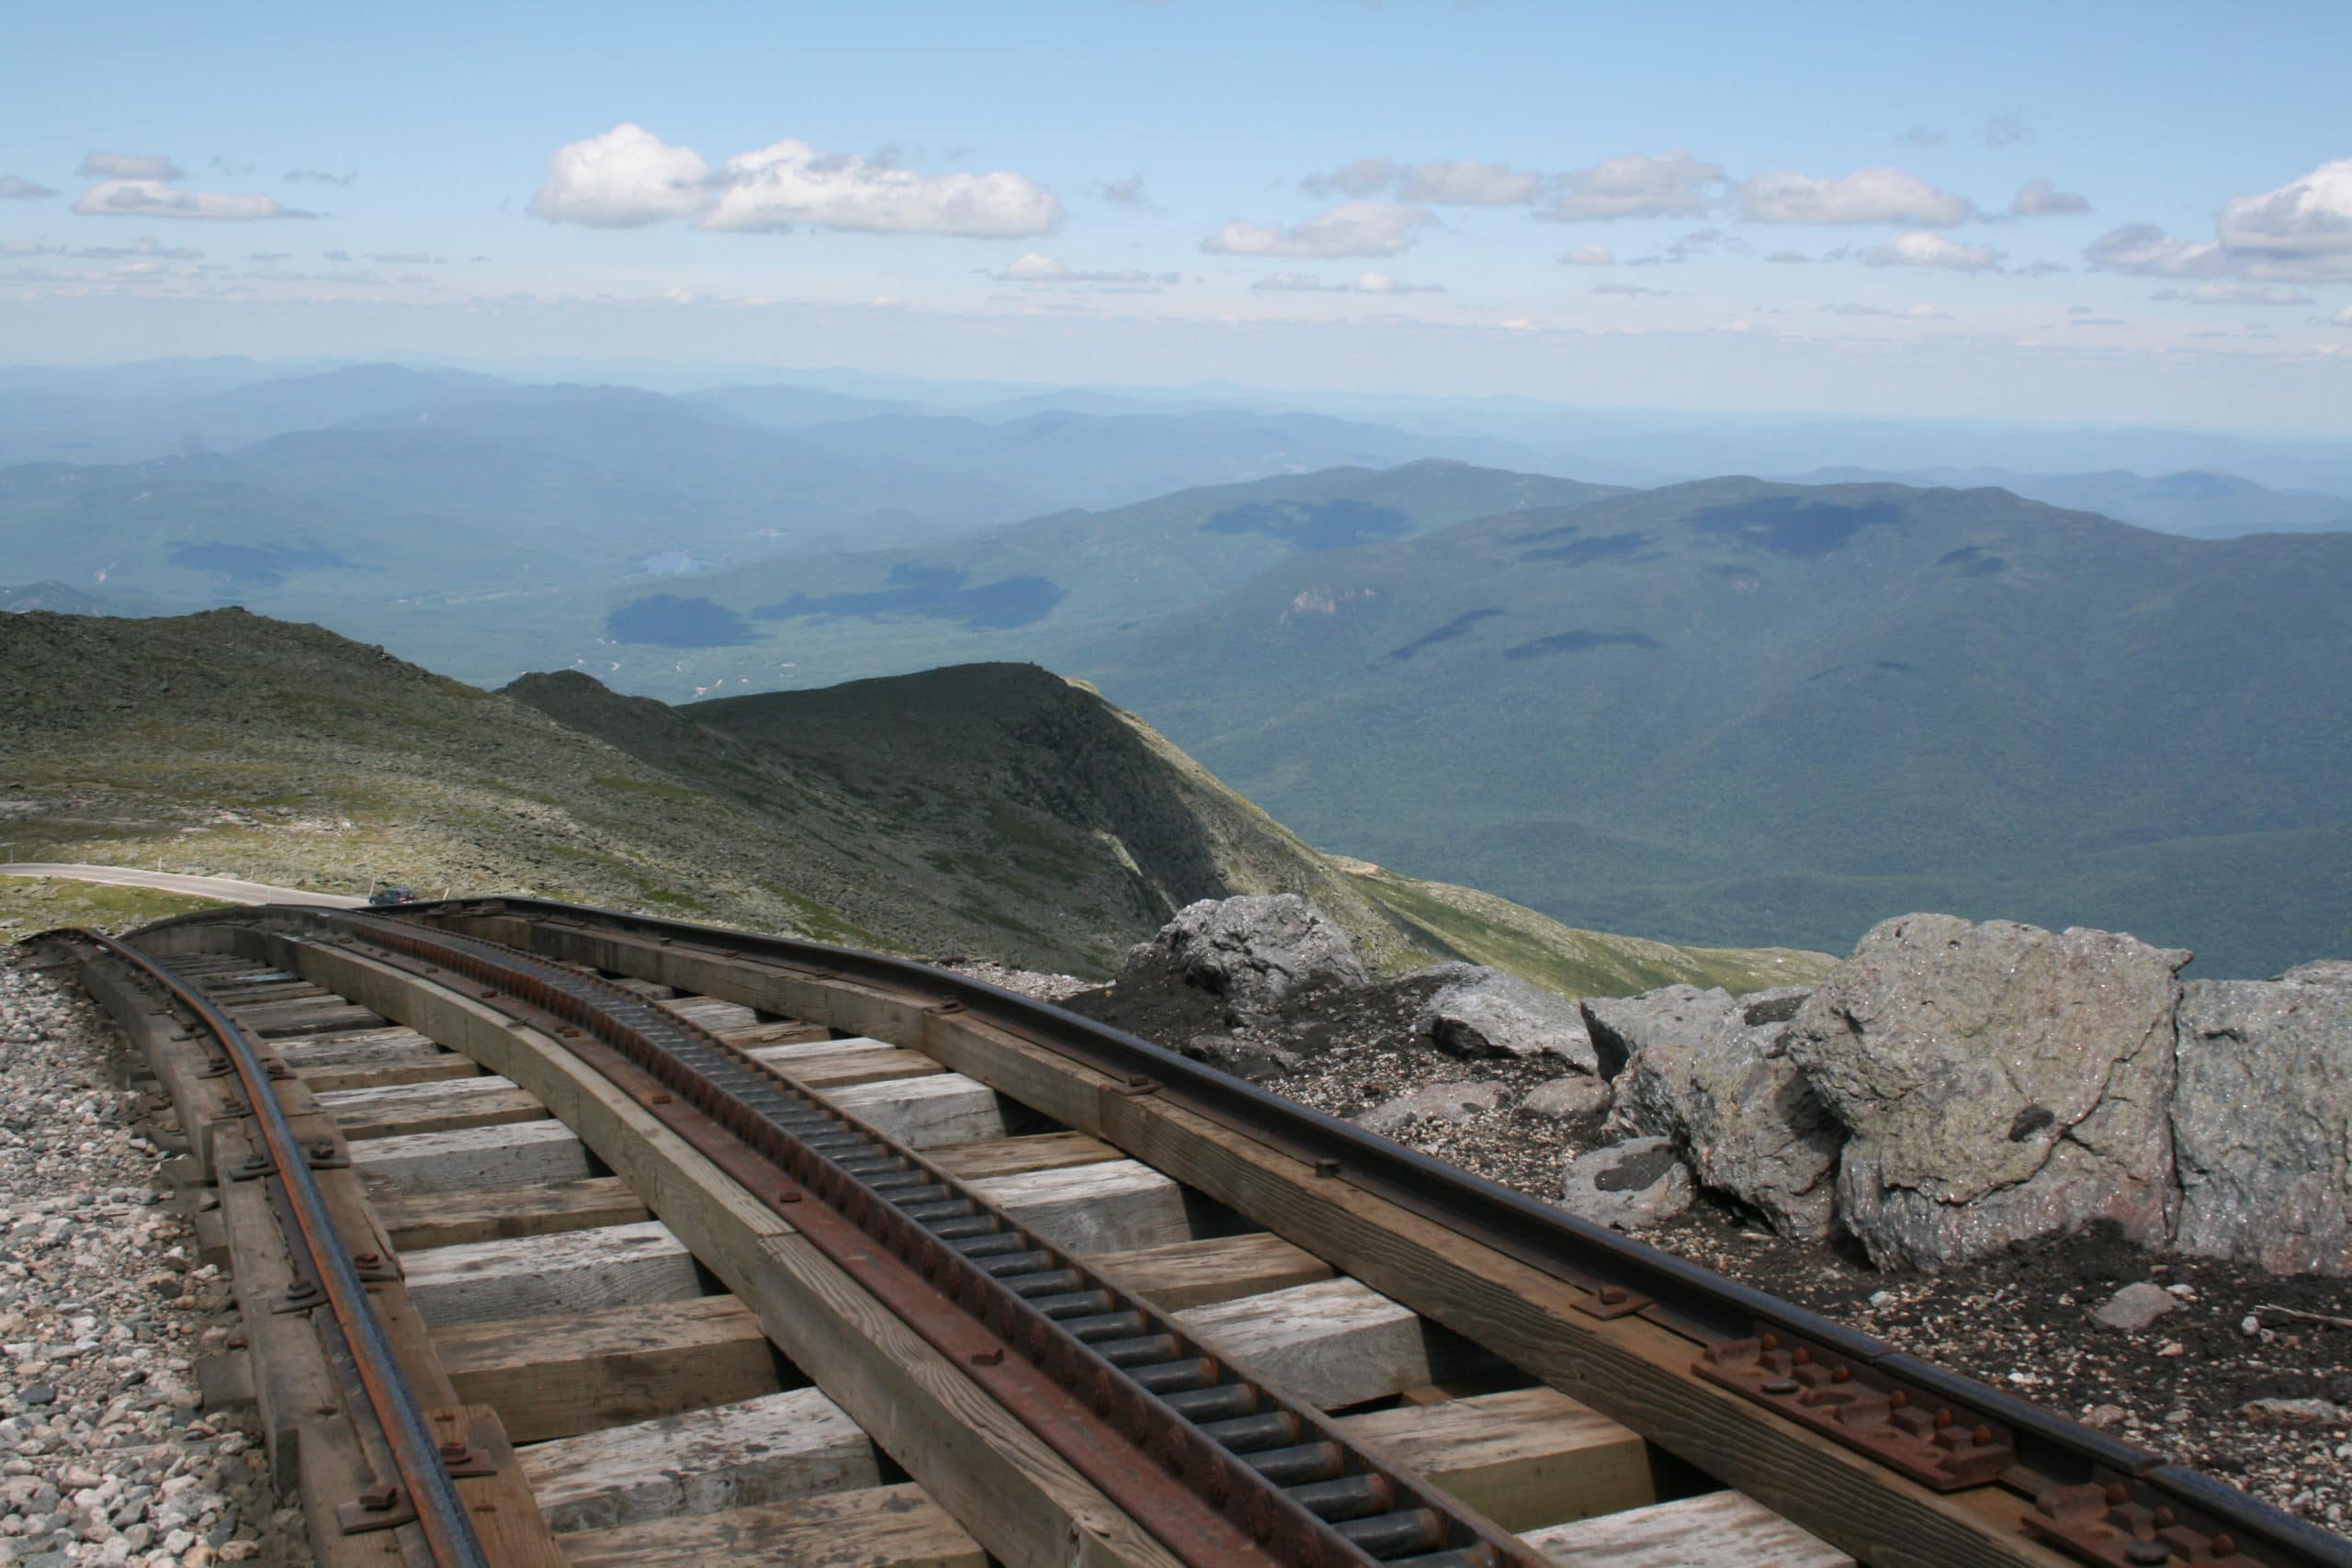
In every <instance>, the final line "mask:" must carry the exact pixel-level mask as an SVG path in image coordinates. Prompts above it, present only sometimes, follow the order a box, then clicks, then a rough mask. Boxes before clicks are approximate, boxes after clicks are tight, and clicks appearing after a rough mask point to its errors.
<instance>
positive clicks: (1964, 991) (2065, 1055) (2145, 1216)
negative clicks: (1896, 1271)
mask: <svg viewBox="0 0 2352 1568" xmlns="http://www.w3.org/2000/svg"><path fill="white" fill-rule="evenodd" d="M2188 958H2189V955H2188V953H2185V952H2182V951H2179V950H2177V949H2165V948H2156V947H2151V946H2149V945H2148V944H2147V943H2146V942H2141V941H2140V940H2139V939H2138V938H2136V937H2131V936H2124V935H2120V934H2117V933H2114V932H2110V931H2085V930H2081V929H2079V928H2078V929H2075V930H2070V931H2064V932H2063V933H2060V934H2056V935H2053V934H2052V933H2051V932H2049V931H2042V930H2040V929H2039V928H2037V927H2033V926H2025V925H2018V924H2015V923H2013V922H2011V921H2007V920H1988V921H1986V922H1985V923H1984V924H1982V925H1972V924H1971V923H1970V922H1968V921H1966V920H1963V919H1957V918H1955V917H1953V916H1950V915H1905V916H1902V917H1900V918H1898V919H1892V920H1887V921H1885V922H1883V923H1882V924H1881V925H1879V926H1877V927H1875V928H1874V929H1872V930H1871V931H1870V932H1869V934H1867V935H1866V936H1864V937H1863V938H1862V940H1861V943H1860V946H1858V947H1857V948H1856V949H1855V950H1854V956H1853V957H1851V958H1849V959H1848V960H1847V961H1846V962H1845V963H1844V964H1840V965H1838V968H1837V969H1836V970H1834V971H1832V972H1831V974H1830V975H1829V977H1828V978H1827V979H1826V981H1824V982H1823V984H1822V986H1821V987H1820V988H1819V989H1818V990H1816V991H1815V993H1814V995H1813V997H1812V998H1811V999H1809V1000H1808V1001H1806V1003H1805V1004H1804V1007H1803V1008H1802V1009H1801V1010H1799V1011H1798V1013H1797V1016H1796V1020H1795V1021H1794V1022H1793V1023H1792V1024H1791V1025H1790V1027H1789V1054H1790V1055H1791V1056H1792V1057H1793V1058H1794V1060H1795V1061H1796V1063H1797V1065H1798V1066H1800V1067H1802V1068H1803V1069H1804V1073H1805V1076H1806V1077H1807V1078H1808V1079H1810V1080H1811V1082H1812V1084H1813V1087H1814V1089H1815V1091H1816V1092H1817V1093H1818V1094H1819V1095H1820V1096H1821V1098H1822V1100H1824V1101H1825V1102H1826V1104H1827V1105H1828V1107H1829V1109H1830V1111H1832V1112H1833V1113H1834V1114H1835V1115H1836V1116H1837V1117H1838V1120H1839V1121H1840V1122H1844V1123H1845V1125H1846V1127H1847V1129H1848V1130H1849V1133H1850V1134H1852V1137H1851V1140H1850V1141H1849V1143H1848V1144H1847V1145H1846V1149H1845V1154H1844V1157H1843V1159H1842V1161H1841V1163H1840V1167H1839V1171H1838V1213H1839V1215H1840V1217H1841V1218H1842V1219H1843V1220H1844V1222H1845V1224H1846V1226H1847V1228H1848V1229H1849V1230H1850V1231H1851V1232H1852V1233H1853V1234H1854V1235H1855V1236H1856V1237H1857V1238H1858V1239H1860V1242H1861V1243H1862V1246H1863V1247H1864V1248H1865V1249H1867V1250H1868V1252H1869V1253H1870V1256H1871V1260H1872V1261H1873V1262H1875V1263H1877V1264H1879V1265H1880V1266H1881V1267H1890V1266H1891V1267H1903V1268H1915V1269H1939V1268H1942V1267H1944V1266H1946V1265H1948V1264H1952V1263H1957V1262H1961V1261H1963V1260H1965V1259H1968V1258H1980V1257H1984V1256H1985V1255H1987V1254H1989V1253H1993V1252H1997V1251H1999V1250H2001V1249H2002V1248H2003V1247H2007V1246H2008V1245H2009V1244H2010V1243H2011V1242H2015V1241H2020V1240H2024V1239H2028V1238H2030V1237H2034V1236H2042V1235H2059V1234H2063V1233H2064V1232H2068V1231H2073V1230H2076V1229H2079V1228H2080V1227H2082V1226H2084V1225H2086V1224H2090V1223H2091V1222H2092V1221H2094V1220H2101V1219H2105V1220H2112V1221H2114V1222H2115V1223H2116V1224H2118V1225H2120V1227H2121V1228H2122V1230H2123V1233H2124V1234H2125V1235H2127V1236H2129V1237H2131V1239H2133V1240H2136V1241H2141V1242H2144V1243H2148V1244H2151V1245H2161V1244H2162V1243H2163V1242H2164V1241H2165V1238H2166V1236H2167V1235H2169V1234H2170V1232H2171V1228H2172V1220H2173V1215H2174V1213H2175V1210H2176V1207H2177V1196H2176V1192H2175V1189H2174V1187H2173V1168H2172V1166H2173V1151H2172V1119H2171V1114H2170V1106H2171V1101H2172V1089H2173V1078H2174V1066H2173V1014H2174V1011H2175V1010H2176V1009H2177V1006H2178V1005H2179V1001H2180V982H2179V980H2178V978H2177V972H2178V970H2179V968H2180V966H2181V965H2182V964H2186V963H2188Z"/></svg>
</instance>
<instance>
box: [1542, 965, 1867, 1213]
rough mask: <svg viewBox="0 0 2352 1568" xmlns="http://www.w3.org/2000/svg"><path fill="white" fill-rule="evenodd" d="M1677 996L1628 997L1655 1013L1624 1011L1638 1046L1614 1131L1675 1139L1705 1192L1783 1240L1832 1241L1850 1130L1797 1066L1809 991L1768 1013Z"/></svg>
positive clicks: (1717, 994)
mask: <svg viewBox="0 0 2352 1568" xmlns="http://www.w3.org/2000/svg"><path fill="white" fill-rule="evenodd" d="M1668 992H1670V993H1673V994H1672V995H1668V993H1667V992H1652V993H1650V996H1649V997H1648V998H1644V997H1635V998H1627V1000H1629V1001H1631V1002H1634V1003H1644V1002H1649V1003H1650V1005H1649V1006H1647V1007H1646V1008H1640V1009H1621V1010H1618V1011H1617V1012H1616V1013H1615V1014H1614V1032H1616V1034H1617V1037H1618V1038H1619V1039H1620V1040H1621V1041H1625V1042H1627V1043H1632V1042H1634V1041H1636V1040H1637V1041H1638V1042H1639V1044H1638V1046H1637V1048H1635V1049H1634V1051H1633V1054H1632V1055H1631V1056H1630V1057H1628V1059H1627V1060H1626V1062H1625V1064H1624V1066H1623V1070H1622V1071H1621V1072H1619V1073H1618V1075H1617V1078H1616V1101H1615V1106H1614V1109H1613V1110H1612V1111H1611V1112H1610V1118H1609V1126H1610V1129H1611V1131H1612V1132H1615V1133H1618V1134H1643V1135H1646V1136H1650V1137H1659V1138H1667V1139H1670V1140H1671V1141H1672V1143H1673V1145H1674V1147H1675V1149H1676V1150H1677V1152H1678V1153H1679V1154H1680V1156H1682V1158H1683V1159H1684V1160H1685V1161H1687V1162H1688V1163H1689V1165H1690V1167H1691V1170H1692V1171H1693V1172H1694V1173H1695V1174H1696V1175H1697V1177H1698V1179H1699V1180H1700V1182H1701V1183H1702V1185H1704V1186H1706V1187H1708V1188H1711V1189H1713V1190H1716V1191H1720V1192H1724V1193H1726V1194H1728V1195H1729V1196H1731V1197H1732V1198H1734V1199H1736V1200H1737V1201H1739V1202H1741V1203H1743V1204H1745V1205H1746V1206H1747V1207H1748V1208H1751V1209H1754V1210H1756V1211H1757V1212H1758V1213H1761V1214H1762V1215H1763V1216H1764V1217H1765V1219H1766V1220H1768V1221H1769V1222H1770V1224H1771V1226H1772V1228H1773V1229H1774V1230H1775V1231H1777V1232H1779V1233H1780V1234H1781V1235H1784V1236H1790V1237H1792V1238H1797V1239H1802V1240H1808V1241H1818V1240H1821V1239H1823V1238H1825V1237H1826V1236H1827V1235H1829V1234H1830V1231H1831V1229H1832V1228H1833V1226H1834V1224H1835V1220H1836V1208H1837V1194H1836V1181H1837V1172H1838V1147H1839V1145H1841V1144H1843V1143H1844V1141H1845V1129H1844V1128H1843V1127H1841V1126H1840V1125H1839V1124H1838V1121H1837V1119H1836V1118H1835V1117H1833V1116H1831V1115H1830V1113H1829V1111H1828V1109H1827V1108H1826V1106H1824V1105H1823V1104H1822V1103H1821V1100H1819V1098H1818V1097H1817V1096H1815V1093H1814V1091H1813V1087H1812V1086H1811V1085H1810V1084H1809V1083H1807V1082H1806V1081H1805V1077H1804V1073H1803V1072H1802V1071H1800V1070H1799V1068H1798V1066H1797V1065H1796V1063H1794V1062H1793V1061H1792V1060H1790V1058H1789V1054H1788V1049H1787V1037H1788V1032H1789V1020H1790V1018H1791V1017H1792V1016H1793V1015H1794V1013H1795V1011H1796V1003H1797V1002H1800V1001H1802V1000H1803V999H1804V994H1803V993H1801V992H1799V993H1791V994H1789V995H1788V996H1782V995H1781V993H1762V995H1763V996H1766V997H1769V998H1771V999H1770V1000H1769V1001H1767V1002H1765V1003H1762V1004H1760V1005H1759V1004H1758V1002H1757V1001H1756V999H1755V998H1747V997H1735V996H1732V995H1731V994H1730V993H1729V992H1727V991H1724V990H1721V989H1716V990H1708V991H1701V990H1698V989H1696V988H1694V987H1690V986H1675V987H1668ZM1651 998H1658V999H1657V1000H1656V1001H1654V1002H1653V1001H1651ZM1589 1005H1591V1004H1588V1006H1589ZM1636 1021H1638V1022H1636Z"/></svg>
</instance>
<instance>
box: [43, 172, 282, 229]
mask: <svg viewBox="0 0 2352 1568" xmlns="http://www.w3.org/2000/svg"><path fill="white" fill-rule="evenodd" d="M74 211H75V212H77V213H79V214H81V215H82V216H83V217H85V218H190V219H209V220H220V221H228V222H252V221H255V220H266V219H273V218H316V217H318V216H319V215H318V214H317V213H315V212H311V211H310V210H308V209H304V208H300V207H287V206H284V205H281V204H280V203H279V202H278V201H277V199H276V198H274V197H266V196H236V195H231V194H229V193H228V192H225V191H209V190H182V189H180V188H179V187H178V186H170V185H165V184H164V182H163V181H161V180H101V181H99V182H98V183H97V184H96V185H94V186H91V187H90V188H89V189H87V190H85V191H84V192H83V193H82V194H81V195H80V196H78V197H75V198H74Z"/></svg>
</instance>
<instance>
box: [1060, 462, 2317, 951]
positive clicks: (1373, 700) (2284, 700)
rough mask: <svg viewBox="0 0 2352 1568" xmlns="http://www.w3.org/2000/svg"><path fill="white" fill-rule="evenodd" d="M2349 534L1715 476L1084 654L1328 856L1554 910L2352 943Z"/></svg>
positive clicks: (2168, 941) (2246, 945) (1292, 590)
mask: <svg viewBox="0 0 2352 1568" xmlns="http://www.w3.org/2000/svg"><path fill="white" fill-rule="evenodd" d="M2347 598H2352V534H2305V535H2265V536H2254V537H2248V538H2240V539H2229V540H2197V539H2186V538H2179V537H2174V536H2166V535H2162V534H2156V533H2152V532H2149V531H2147V530H2144V529H2139V528H2133V527H2131V526H2128V525H2123V524H2120V523H2115V522H2111V521H2109V520H2108V519H2105V518H2101V517H2096V516H2092V515H2089V514H2087V513H2070V512H2060V511H2055V510H2052V508H2050V507H2047V506H2042V505H2039V504H2036V503H2034V502H2027V501H2023V500H2020V499H2018V497H2017V496H2014V495H2011V494H2009V493H2008V492H2007V491H1997V490H1975V491H1959V490H1932V491H1918V490H1909V489H1905V488H1903V487H1900V486H1894V485H1838V486H1826V487H1802V486H1792V485H1778V484H1766V483H1763V482H1761V481H1758V480H1754V479H1711V480H1707V481H1704V482H1702V483H1697V484H1689V485H1679V486H1675V487H1672V488H1670V489H1667V490H1660V491H1645V492H1641V493H1638V494H1632V495H1622V496H1615V497H1611V498H1608V499H1604V500H1600V501H1597V502H1590V503H1588V504H1586V505H1583V506H1580V507H1576V508H1571V509H1563V510H1556V511H1533V512H1523V513H1512V514H1510V515H1507V516H1499V517H1495V518H1490V519H1487V520H1483V521H1478V522H1473V523H1467V524H1464V525H1459V526H1456V527H1452V528H1447V529H1442V530H1440V531H1437V532H1434V533H1430V534H1426V535H1422V536H1419V537H1416V538H1412V539H1407V540H1402V541H1397V542H1394V543H1387V544H1380V545H1372V546H1365V547H1356V548H1351V549H1346V550H1339V551H1330V552H1326V553H1323V554H1319V555H1314V556H1303V557H1298V558H1294V559H1292V560H1290V561H1287V562H1284V563H1283V564H1282V565H1280V566H1278V567H1276V568H1274V569H1272V570H1269V571H1267V572H1266V573H1264V574H1263V575H1262V576H1261V577H1259V578H1257V579H1255V580H1254V581H1251V582H1250V583H1248V584H1247V585H1245V586H1243V587H1240V588H1238V589H1235V590H1232V591H1230V592H1227V593H1224V594H1221V595H1219V596H1218V597H1216V598H1215V599H1213V600H1210V601H1208V602H1207V603H1206V604H1203V605H1199V606H1195V607H1194V608H1193V609H1190V610H1184V611H1180V612H1175V613H1171V614H1169V615H1159V616H1157V617H1154V618H1152V619H1150V620H1148V621H1145V622H1143V623H1141V624H1140V625H1137V626H1133V627H1130V628H1126V629H1125V630H1122V631H1119V632H1117V633H1115V634H1114V635H1112V636H1110V637H1105V638H1103V640H1101V641H1100V642H1098V643H1097V644H1095V645H1093V646H1092V647H1091V649H1081V650H1079V651H1077V652H1075V653H1074V654H1073V655H1072V660H1073V661H1074V662H1073V663H1072V664H1071V666H1070V667H1071V668H1072V669H1073V670H1074V671H1075V672H1077V673H1079V674H1081V675H1084V676H1086V677H1087V678H1088V679H1091V680H1093V681H1095V682H1097V683H1098V684H1099V685H1100V686H1101V687H1102V689H1103V691H1104V692H1105V693H1106V694H1109V695H1110V696H1111V697H1112V698H1113V699H1114V701H1116V702H1118V703H1120V704H1121V705H1124V706H1127V707H1131V708H1133V709H1134V710H1135V711H1136V712H1138V713H1140V714H1142V715H1144V716H1146V717H1147V718H1148V719H1149V720H1150V721H1151V722H1152V723H1153V724H1154V725H1156V726H1158V727H1159V728H1161V729H1162V730H1163V731H1165V732H1166V733H1167V734H1169V735H1170V737H1171V738H1172V739H1175V740H1176V741H1177V742H1178V743H1180V744H1181V745H1182V746H1183V747H1184V748H1185V749H1186V750H1189V751H1191V752H1192V753H1193V755H1195V756H1197V757H1199V758H1200V759H1201V760H1202V761H1204V763H1205V764H1206V765H1207V766H1209V767H1210V768H1212V769H1214V770H1216V773H1218V775H1219V776H1220V777H1223V778H1226V779H1227V780H1230V781H1232V782H1233V783H1234V784H1235V785H1236V787H1238V788H1239V789H1241V790H1242V791H1243V792H1244V793H1246V794H1248V795H1250V796H1251V797H1252V798H1253V799H1257V800H1259V801H1261V802H1262V803H1263V804H1264V805H1265V806H1266V807H1267V808H1268V809H1270V810H1272V811H1273V812H1274V813H1275V814H1276V815H1277V816H1280V817H1281V818H1283V819H1284V820H1285V821H1287V822H1290V823H1292V824H1293V825H1294V826H1295V827H1296V828H1297V829H1299V830H1300V831H1301V832H1303V833H1305V834H1306V836H1307V837H1309V838H1311V839H1313V840H1315V841H1316V842H1317V843H1321V844H1328V845H1329V846H1331V847H1333V848H1335V849H1339V850H1343V851H1347V852H1352V853H1360V854H1363V855H1364V856H1366V857H1368V858H1370V859H1374V860H1378V861H1381V862H1383V863H1388V864H1393V865H1399V866H1404V867H1408V868H1409V869H1411V870H1412V871H1414V872H1416V873H1417V874H1423V875H1432V876H1442V877H1443V878H1445V879H1447V880H1449V881H1453V882H1460V883H1468V884H1472V885H1474V886H1479V887H1484V888H1487V889H1489V890H1491V891H1493V892H1495V893H1497V894H1499V895H1501V896H1503V897H1509V898H1511V899H1515V900H1517V901H1518V902H1520V903H1521V904H1526V905H1530V906H1532V907H1534V908H1540V909H1542V910H1543V911H1544V913H1546V914H1549V915H1551V916H1553V917H1555V918H1556V919H1563V920H1566V921H1568V922H1569V923H1571V924H1575V925H1580V926H1593V927H1598V928H1600V929H1603V930H1618V931H1645V932H1649V933H1653V934H1657V935H1661V936H1665V937H1668V938H1671V939H1673V940H1676V941H1728V940H1737V938H1738V937H1739V936H1740V935H1741V934H1743V933H1753V932H1762V931H1770V932H1771V933H1772V934H1773V936H1774V938H1775V939H1776V940H1787V941H1795V942H1802V943H1804V944H1805V945H1808V946H1817V947H1827V948H1832V949H1844V948H1846V947H1849V946H1850V945H1851V944H1852V942H1854V941H1855V939H1856V938H1858V937H1859V936H1860V934H1861V932H1862V931H1864V930H1866V929H1867V928H1868V927H1870V926H1871V924H1873V923H1874V922H1875V921H1876V920H1878V919H1883V918H1884V917H1886V916H1889V915H1893V914H1896V913H1900V912H1903V911H1905V910H1908V909H1917V908H1944V909H1951V910H1953V911H1955V912H1957V913H1961V914H1965V915H1969V916H1971V917H1976V918H1993V917H1998V918H2007V919H2028V920H2034V921H2038V922H2041V923H2043V924H2048V925H2055V926H2064V925H2067V924H2072V923H2086V924H2096V925H2099V926H2103V927H2107V928H2109V929H2113V930H2127V931H2135V932H2137V933H2139V934H2140V935H2142V936H2144V937H2146V938H2148V939H2149V940H2150V941H2152V942H2159V943H2161V944H2164V945H2166V946H2179V947H2188V948H2192V949H2194V950H2196V952H2197V953H2198V954H2199V970H2198V973H2199V975H2200V976H2206V975H2217V976H2231V975H2240V976H2252V975H2267V974H2275V973H2277V972H2278V971H2280V970H2282V969H2285V968H2287V967H2290V965H2292V964H2296V963H2299V962H2301V961H2303V960H2305V959H2309V958H2312V957H2315V956H2319V955H2323V954H2325V953H2339V952H2346V951H2352V878H2348V877H2347V876H2346V867H2347V865H2352V795H2346V792H2345V791H2344V790H2343V788H2342V787H2341V781H2342V780H2343V779H2344V778H2346V777H2347V776H2352V729H2347V728H2346V726H2345V725H2344V724H2343V723H2342V722H2341V718H2340V716H2341V715H2342V714H2343V713H2344V712H2345V711H2346V706H2347V704H2352V639H2347V638H2346V637H2345V636H2344V627H2343V622H2344V604H2345V603H2346V599H2347Z"/></svg>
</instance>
